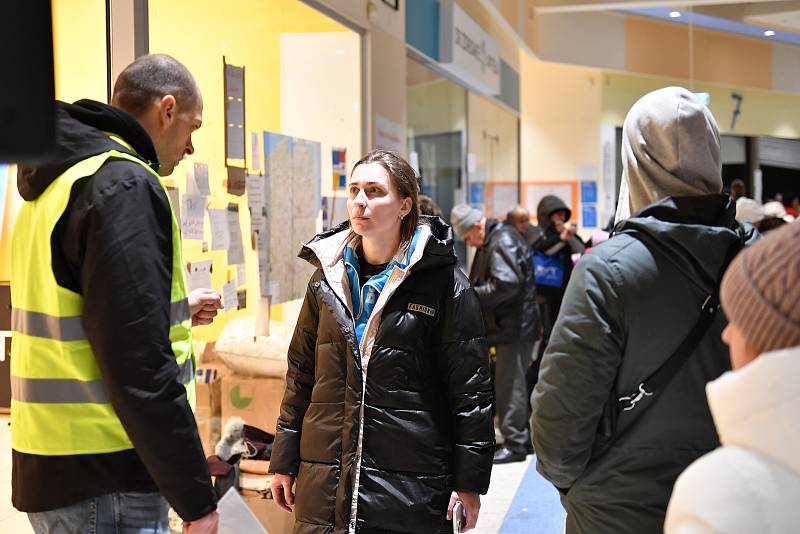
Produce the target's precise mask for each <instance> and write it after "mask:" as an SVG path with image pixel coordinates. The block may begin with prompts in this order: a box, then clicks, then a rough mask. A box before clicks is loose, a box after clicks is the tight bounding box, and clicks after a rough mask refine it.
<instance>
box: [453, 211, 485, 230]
mask: <svg viewBox="0 0 800 534" xmlns="http://www.w3.org/2000/svg"><path fill="white" fill-rule="evenodd" d="M481 219H483V213H481V211H480V210H477V209H475V208H473V207H472V206H470V205H469V204H456V205H455V206H453V209H452V210H451V211H450V224H451V225H452V226H453V231H454V232H455V233H456V235H458V236H459V237H461V236H462V235H464V233H465V232H468V231H469V229H470V228H472V226H473V225H474V224H475V223H479V222H481Z"/></svg>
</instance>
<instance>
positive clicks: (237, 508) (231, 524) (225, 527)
mask: <svg viewBox="0 0 800 534" xmlns="http://www.w3.org/2000/svg"><path fill="white" fill-rule="evenodd" d="M217 510H219V532H220V534H267V531H266V530H264V527H263V526H261V523H260V522H259V520H258V518H257V517H256V516H255V514H254V513H253V511H252V510H251V509H250V507H249V506H247V503H246V502H244V499H242V497H241V495H239V492H238V491H236V489H235V488H231V489H229V490H228V491H227V493H225V495H223V496H222V498H221V499H220V500H219V503H217Z"/></svg>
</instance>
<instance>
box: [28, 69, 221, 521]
mask: <svg viewBox="0 0 800 534" xmlns="http://www.w3.org/2000/svg"><path fill="white" fill-rule="evenodd" d="M56 109H57V150H56V153H55V154H54V155H53V157H52V158H51V159H50V160H49V161H48V162H46V163H45V164H41V165H39V166H37V167H35V168H21V169H20V172H19V176H18V189H19V192H20V195H21V196H22V198H23V199H24V200H25V201H26V202H32V201H35V200H36V199H37V198H39V197H40V195H42V194H43V192H44V191H45V190H46V189H47V188H48V187H49V186H50V185H51V184H53V183H54V182H56V181H57V180H58V179H59V177H60V176H61V175H62V174H63V173H64V171H66V170H67V169H69V168H70V167H72V166H73V165H75V164H76V163H79V162H81V161H83V160H85V159H87V158H89V157H91V156H93V155H97V154H102V153H104V152H107V151H109V150H116V151H118V152H123V153H126V154H129V155H131V156H134V157H136V158H139V159H141V160H142V161H143V162H144V163H145V164H147V165H149V166H150V167H151V168H152V169H153V170H157V171H158V173H159V174H160V175H161V176H166V175H168V174H170V173H171V172H172V170H173V169H174V168H175V166H176V165H177V164H178V162H179V161H180V160H181V159H182V158H183V157H184V156H185V155H187V154H192V153H193V151H194V148H193V146H192V140H191V136H192V132H193V131H194V130H196V129H197V128H199V127H200V123H201V121H202V109H203V103H202V97H201V96H200V91H199V89H198V87H197V85H196V83H195V81H194V78H193V77H192V75H191V74H190V73H189V71H188V70H187V69H186V67H184V66H183V65H182V64H180V63H179V62H178V61H176V60H175V59H173V58H170V57H168V56H160V55H153V56H144V57H141V58H139V59H137V60H136V61H135V62H134V63H133V64H131V65H129V66H128V67H127V68H126V69H125V70H124V71H123V72H122V74H120V76H119V79H118V80H117V82H116V84H115V87H114V96H113V98H112V105H111V106H109V105H106V104H101V103H100V102H94V101H91V100H80V101H78V102H76V103H75V104H65V103H61V102H58V103H57V104H56ZM171 219H172V209H171V207H170V201H169V198H168V197H167V193H166V191H165V189H164V186H163V185H162V184H161V183H160V180H159V178H158V176H155V175H154V173H152V172H150V171H148V170H147V169H145V168H144V166H143V165H140V164H138V163H134V162H131V161H127V160H124V159H111V160H108V161H107V162H106V163H105V164H104V165H103V166H102V167H100V169H99V170H98V171H97V172H95V173H94V175H91V176H89V177H87V178H85V179H83V180H81V181H79V182H77V183H76V185H74V186H73V189H72V192H71V196H70V198H69V201H68V204H67V207H66V209H65V211H64V213H63V215H62V216H61V218H60V219H59V221H58V224H57V226H56V228H55V230H54V232H53V234H52V235H51V236H44V238H45V239H47V238H48V237H49V239H50V242H51V247H52V268H53V275H54V276H55V280H56V283H57V284H58V285H59V286H60V287H62V288H64V290H66V291H72V292H75V293H78V294H80V295H81V296H82V299H83V316H82V323H83V325H84V330H85V334H86V338H87V339H88V341H89V343H90V345H91V349H92V352H93V354H94V357H95V359H96V361H97V367H99V369H100V370H101V373H102V383H103V386H104V390H105V391H106V392H107V396H108V398H110V401H111V404H112V406H113V409H114V411H115V412H116V414H117V416H118V417H119V420H120V421H121V423H122V426H123V427H124V430H125V431H126V432H127V434H128V437H129V438H130V441H131V442H132V443H133V445H134V448H132V449H128V450H122V451H118V452H108V453H103V454H82V455H37V454H27V453H23V452H19V451H17V450H13V451H12V462H13V471H12V501H13V504H14V506H15V507H16V508H17V509H19V510H22V511H25V512H28V513H29V517H30V518H31V522H32V523H33V524H34V525H35V526H36V531H37V532H56V531H57V532H67V533H73V532H74V533H78V532H80V533H83V532H88V531H92V532H99V533H105V532H118V531H120V529H125V530H126V531H127V529H128V528H133V527H137V528H141V529H142V530H137V532H166V531H167V528H168V527H167V504H166V501H168V502H169V504H171V505H172V507H173V508H174V509H175V510H176V511H177V512H178V514H179V515H180V516H181V517H182V518H183V519H184V520H185V521H186V525H187V527H186V532H211V531H212V530H214V531H215V529H216V524H217V521H218V519H217V513H216V512H215V510H216V497H215V494H214V490H213V488H212V486H211V480H210V475H209V471H208V466H207V464H206V460H205V455H204V454H203V449H202V447H201V444H200V438H199V435H198V432H197V426H196V423H195V419H194V415H193V413H192V409H191V407H190V406H189V402H188V401H187V395H186V389H185V388H184V386H183V385H182V384H181V383H180V382H179V368H178V365H177V364H176V359H175V354H174V353H173V348H172V345H171V341H170V339H169V337H168V336H169V330H170V324H171V321H170V310H171V285H172V272H173V269H172V266H173V233H172V226H171V224H172V223H171ZM178 242H179V241H178ZM12 284H13V280H12ZM220 306H221V302H220V297H219V295H218V294H217V293H214V292H210V291H197V292H194V293H192V294H190V295H189V312H190V314H191V315H192V322H193V324H195V325H198V324H209V323H210V322H211V320H212V319H213V317H214V315H215V314H216V309H217V308H218V307H220ZM186 342H187V343H189V344H191V339H188V340H186ZM43 406H46V405H43ZM63 424H65V425H68V424H69V422H68V421H65V422H63ZM162 496H163V497H162ZM164 498H166V501H165V500H164ZM148 529H150V530H148Z"/></svg>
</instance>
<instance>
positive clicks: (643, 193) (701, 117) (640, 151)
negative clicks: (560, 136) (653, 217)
mask: <svg viewBox="0 0 800 534" xmlns="http://www.w3.org/2000/svg"><path fill="white" fill-rule="evenodd" d="M622 166H623V171H622V184H621V188H620V196H619V204H618V205H617V216H616V220H617V222H619V221H621V220H623V219H627V218H628V217H630V216H631V214H632V213H636V212H638V211H640V210H642V209H643V208H644V207H646V206H649V205H650V204H652V203H654V202H657V201H658V200H661V199H663V198H666V197H688V196H698V195H710V194H715V193H719V192H721V191H722V163H721V159H720V144H719V129H718V128H717V123H716V121H715V120H714V117H713V116H712V115H711V112H710V111H709V110H708V108H707V107H706V106H704V105H703V104H702V103H701V102H700V101H699V100H697V98H695V96H694V95H693V94H692V93H690V92H689V91H687V90H686V89H683V88H681V87H666V88H664V89H659V90H657V91H653V92H652V93H648V94H646V95H645V96H643V97H642V98H641V99H639V101H638V102H636V103H635V104H634V105H633V107H631V110H630V111H629V112H628V116H627V117H626V118H625V123H624V125H623V127H622Z"/></svg>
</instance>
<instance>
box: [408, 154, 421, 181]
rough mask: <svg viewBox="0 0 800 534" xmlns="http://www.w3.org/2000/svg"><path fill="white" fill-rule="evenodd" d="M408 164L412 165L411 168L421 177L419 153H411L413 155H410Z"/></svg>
mask: <svg viewBox="0 0 800 534" xmlns="http://www.w3.org/2000/svg"><path fill="white" fill-rule="evenodd" d="M408 163H409V164H410V165H411V168H412V169H414V172H416V173H417V176H419V152H417V151H416V150H415V151H413V152H411V154H409V155H408Z"/></svg>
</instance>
